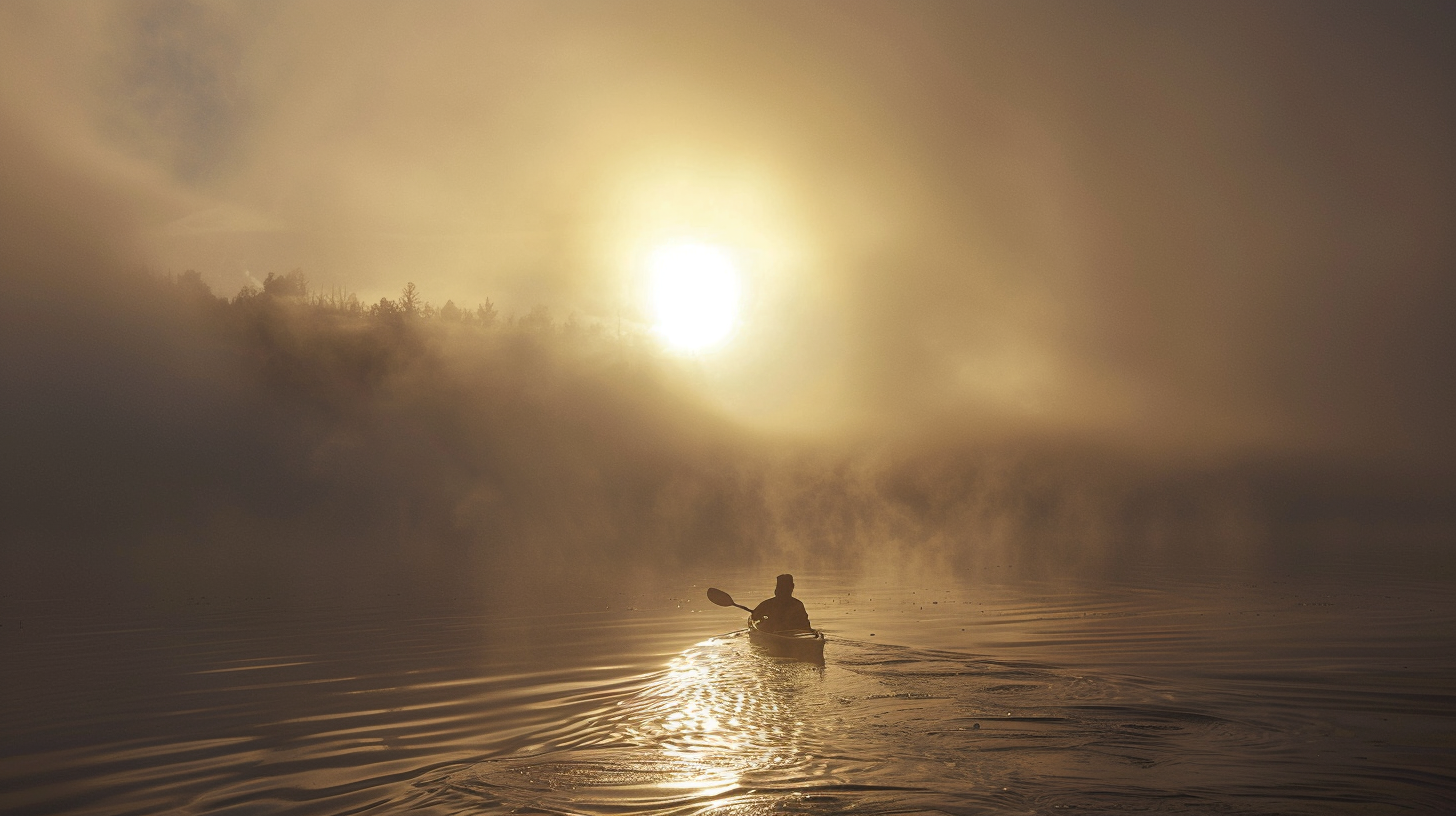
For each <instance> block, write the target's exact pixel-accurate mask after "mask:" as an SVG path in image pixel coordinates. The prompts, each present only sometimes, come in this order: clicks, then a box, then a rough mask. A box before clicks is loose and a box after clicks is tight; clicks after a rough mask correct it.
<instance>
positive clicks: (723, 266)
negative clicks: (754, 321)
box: [647, 243, 742, 352]
mask: <svg viewBox="0 0 1456 816" xmlns="http://www.w3.org/2000/svg"><path fill="white" fill-rule="evenodd" d="M647 268H648V273H649V275H650V277H651V284H650V285H651V297H652V310H653V317H654V320H655V323H654V325H653V328H654V330H655V331H656V332H657V333H658V335H660V336H661V337H662V338H663V340H664V341H665V342H666V343H667V344H668V346H670V347H671V348H672V349H674V350H676V351H680V352H699V351H708V350H711V349H713V348H717V347H718V346H721V345H722V344H723V343H724V342H726V341H727V340H728V338H729V337H730V336H731V335H732V333H733V329H734V327H735V326H736V325H737V322H738V307H739V301H740V297H741V294H742V282H741V280H740V277H739V273H738V269H737V267H736V266H735V264H734V263H733V259H732V258H731V257H730V256H729V254H728V252H727V251H726V250H724V249H723V248H722V247H717V246H713V245H710V244H701V243H675V244H667V245H664V246H660V247H658V248H657V249H656V250H654V251H653V252H652V254H651V255H650V256H649V257H648V260H647Z"/></svg>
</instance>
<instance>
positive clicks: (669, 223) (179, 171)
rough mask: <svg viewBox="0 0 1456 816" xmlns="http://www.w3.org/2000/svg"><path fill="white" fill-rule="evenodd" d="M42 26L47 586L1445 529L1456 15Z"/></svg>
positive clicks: (1200, 564)
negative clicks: (701, 309)
mask: <svg viewBox="0 0 1456 816" xmlns="http://www.w3.org/2000/svg"><path fill="white" fill-rule="evenodd" d="M0 14H3V16H4V23H3V25H0V156H3V159H4V160H3V161H0V213H3V224H4V226H3V234H0V253H3V255H0V275H3V279H4V284H5V289H6V291H7V295H6V297H5V298H4V299H3V300H0V376H3V379H4V382H5V384H6V387H5V399H4V401H3V405H0V421H3V423H4V427H5V429H6V430H5V433H4V451H3V461H4V464H3V465H0V480H3V497H0V516H3V521H0V535H3V536H4V538H5V558H6V562H7V564H6V569H5V570H4V572H5V574H6V577H7V582H8V583H9V585H10V588H11V589H12V590H16V589H22V590H26V591H29V590H30V589H34V588H35V587H38V586H60V585H65V584H75V585H79V586H86V587H90V586H94V585H99V584H105V583H108V582H114V581H116V580H117V579H118V576H124V577H125V578H126V580H130V581H136V582H141V583H148V582H157V583H166V582H168V581H172V580H174V579H176V580H179V581H183V582H184V583H185V582H197V581H217V582H223V583H228V582H236V583H238V584H239V585H242V584H244V583H248V582H254V583H259V584H269V585H271V584H277V583H284V584H286V583H289V582H294V583H296V584H299V585H307V584H309V583H310V582H312V581H314V579H315V578H316V576H319V575H330V576H331V578H330V580H338V581H344V582H347V581H360V582H366V583H367V582H371V581H372V582H377V583H379V584H386V583H389V582H391V581H398V580H403V579H409V580H416V579H417V580H420V581H422V582H431V581H435V580H439V579H440V576H449V578H450V580H460V581H476V580H482V581H483V580H487V579H489V580H496V581H509V580H517V579H519V578H520V577H522V576H530V577H535V578H551V577H561V576H564V575H567V574H591V575H605V574H613V575H618V574H630V573H636V572H650V571H652V570H656V569H663V568H685V567H693V568H706V567H707V566H709V565H714V564H727V563H733V564H740V565H741V564H762V565H763V566H764V568H765V569H767V570H775V569H780V568H782V569H789V568H824V567H829V566H849V567H863V568H866V569H886V568H888V567H887V565H895V567H896V568H909V569H918V570H927V571H928V570H940V571H944V570H949V569H957V570H964V569H971V568H977V567H986V566H1000V565H1010V566H1011V567H1012V568H1014V569H1017V570H1022V571H1026V572H1028V573H1031V574H1039V575H1049V576H1055V575H1063V574H1070V573H1074V572H1075V573H1077V574H1083V575H1085V574H1112V573H1116V572H1118V571H1123V570H1128V569H1132V568H1134V567H1136V566H1138V565H1141V564H1146V563H1155V564H1160V565H1164V566H1168V567H1176V568H1180V569H1203V568H1207V567H1210V566H1217V565H1220V564H1235V563H1236V564H1238V565H1240V566H1252V567H1258V568H1267V569H1271V570H1273V569H1280V570H1317V569H1319V568H1320V565H1321V564H1323V563H1325V562H1327V561H1328V560H1330V559H1334V558H1349V557H1363V558H1377V557H1379V558H1393V559H1395V560H1402V559H1408V560H1410V561H1411V562H1412V563H1419V564H1423V565H1424V564H1430V563H1446V560H1447V558H1448V556H1449V549H1450V541H1451V534H1452V532H1453V527H1452V524H1453V522H1456V517H1453V513H1456V503H1453V498H1456V469H1453V467H1452V465H1451V461H1452V459H1451V456H1452V453H1453V442H1456V439H1453V433H1452V430H1451V422H1450V419H1449V417H1451V416H1452V415H1453V414H1456V379H1453V377H1452V376H1451V372H1452V371H1453V370H1456V369H1453V366H1456V328H1453V326H1456V322H1453V321H1452V320H1451V319H1450V317H1449V316H1450V314H1452V312H1453V309H1456V277H1453V276H1452V274H1451V269H1452V262H1453V259H1456V245H1453V241H1452V232H1451V230H1450V226H1449V225H1450V224H1451V223H1453V216H1456V167H1453V159H1452V157H1451V154H1450V151H1449V149H1448V148H1447V145H1449V144H1451V143H1452V142H1453V140H1456V105H1453V103H1452V100H1453V99H1456V93H1453V91H1456V88H1453V80H1456V74H1453V71H1452V69H1453V66H1452V63H1451V60H1452V57H1451V55H1450V53H1449V49H1448V48H1447V47H1446V43H1448V42H1449V39H1450V36H1451V34H1452V33H1453V32H1452V25H1451V23H1452V21H1451V14H1450V12H1449V11H1447V10H1446V9H1445V8H1443V7H1441V6H1438V5H1434V4H1430V5H1426V4H1402V5H1401V6H1400V7H1398V8H1387V7H1383V6H1381V7H1377V6H1373V5H1357V4H1335V5H1331V4H1318V5H1315V4H1308V5H1302V4H1280V5H1278V6H1273V7H1270V6H1266V5H1263V4H1217V5H1207V6H1177V7H1170V6H1165V5H1161V4H1141V3H1121V4H1114V5H1099V6H1083V5H1078V4H1054V3H1048V4H1016V5H1006V4H949V3H946V4H942V3H894V4H888V3H833V4H829V3H824V4H817V3H798V4H793V5H791V6H787V7H785V6H782V5H780V4H767V3H765V4H755V3H736V4H731V5H724V4H711V5H710V4H687V5H684V4H659V3H620V4H616V3H614V4H609V5H596V4H581V5H572V4H553V5H550V6H543V5H538V4H530V3H494V4H489V5H486V4H444V3H442V4H433V5H429V6H392V5H369V4H324V3H319V4H307V5H302V4H299V5H284V4H256V3H250V4H226V3H206V4H204V3H185V2H166V3H126V4H113V5H95V4H54V3H44V4H41V3H35V4H24V3H22V4H12V5H9V6H7V7H6V8H5V10H4V11H3V12H0ZM680 238H691V239H694V240H702V241H708V242H712V243H715V244H719V245H722V246H724V247H726V248H728V249H729V250H730V251H731V252H732V253H734V256H735V258H736V259H737V261H738V263H739V265H740V268H741V271H742V274H743V277H744V285H745V288H746V293H747V294H746V306H745V309H744V312H743V314H742V316H741V323H740V326H739V328H738V331H737V333H736V335H735V336H734V337H733V338H732V339H731V340H730V342H729V343H728V344H727V345H726V346H725V347H724V348H723V349H721V350H719V351H716V352H713V353H707V354H702V355H698V356H688V357H684V356H680V355H674V354H673V353H671V352H670V351H668V350H666V349H663V348H661V347H660V344H658V343H657V342H656V338H655V336H654V335H653V333H652V331H651V327H650V325H649V324H650V316H649V315H648V314H647V312H646V308H645V303H646V295H645V292H644V289H643V287H644V285H645V284H644V279H643V275H642V271H641V265H642V258H643V256H644V255H645V253H647V252H649V251H650V250H651V248H652V247H654V246H656V245H657V244H659V243H661V242H663V241H667V240H675V239H680ZM295 269H301V270H302V273H303V274H304V275H305V276H306V278H307V280H308V290H307V291H308V293H309V294H310V295H313V296H315V301H314V302H312V303H311V302H310V300H309V298H307V297H303V298H300V297H297V296H296V295H274V294H268V293H266V292H265V293H262V294H257V295H253V296H249V295H248V294H247V292H248V291H249V290H248V289H247V288H248V287H252V288H253V289H261V288H262V287H263V286H264V283H265V281H266V280H267V278H268V276H269V275H270V274H271V275H275V276H279V275H284V274H286V273H288V272H290V271H291V270H295ZM186 270H196V272H197V273H199V277H197V278H193V277H190V276H187V275H185V274H184V273H185V272H186ZM406 283H413V284H416V285H417V286H418V288H419V292H420V293H421V295H422V297H423V298H424V300H425V301H427V302H428V303H429V304H430V305H431V309H430V310H429V311H431V312H434V311H438V310H439V309H441V308H443V307H444V306H445V304H446V302H447V301H449V302H452V303H453V304H455V305H457V306H459V307H462V308H464V309H465V310H466V311H467V312H472V310H474V309H475V308H476V307H477V305H480V304H484V303H486V302H487V301H489V302H490V303H491V304H492V305H493V306H494V307H495V308H496V309H497V310H498V316H497V319H496V320H495V322H494V323H491V324H490V325H485V324H484V323H483V321H479V320H476V321H473V322H472V321H469V320H451V319H449V318H447V317H445V316H443V315H439V314H429V315H427V314H424V313H421V314H406V315H392V316H391V315H389V314H384V315H377V314H376V315H370V314H368V313H367V307H368V306H370V305H371V304H374V305H377V304H378V303H379V301H380V299H381V298H388V299H390V300H391V301H394V300H396V299H398V298H399V297H400V292H401V289H402V288H403V287H404V286H405V284H406ZM240 292H243V293H244V295H243V296H239V293H240ZM349 293H357V296H358V300H359V302H360V303H361V304H362V307H361V309H360V311H359V312H358V313H353V312H350V311H348V310H347V309H340V308H338V304H337V302H334V303H333V305H327V304H324V303H323V302H322V301H318V300H317V297H318V296H323V297H328V296H333V295H341V296H342V295H347V294H349ZM543 309H544V311H543ZM300 576H302V577H300Z"/></svg>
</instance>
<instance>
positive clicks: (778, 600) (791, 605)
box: [749, 573, 814, 632]
mask: <svg viewBox="0 0 1456 816" xmlns="http://www.w3.org/2000/svg"><path fill="white" fill-rule="evenodd" d="M749 620H756V621H763V623H762V624H760V625H759V627H758V628H760V629H762V630H764V631H765V632H782V631H785V630H787V629H812V628H814V627H812V626H810V625H809V613H808V612H806V611H804V604H803V602H802V601H800V600H799V599H798V598H795V597H794V576H792V575H790V574H788V573H784V574H783V575H780V576H779V581H778V585H777V586H775V587H774V596H773V597H772V598H769V599H768V600H766V601H764V602H763V603H761V604H759V605H758V606H757V607H755V608H754V610H753V612H752V613H751V614H750V615H749Z"/></svg>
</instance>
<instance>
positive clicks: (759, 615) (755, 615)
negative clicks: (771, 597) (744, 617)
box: [748, 601, 769, 621]
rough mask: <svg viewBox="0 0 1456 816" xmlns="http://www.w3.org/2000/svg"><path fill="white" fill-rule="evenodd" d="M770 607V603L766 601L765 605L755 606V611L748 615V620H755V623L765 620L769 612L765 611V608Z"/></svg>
mask: <svg viewBox="0 0 1456 816" xmlns="http://www.w3.org/2000/svg"><path fill="white" fill-rule="evenodd" d="M768 605H769V602H768V601H764V602H763V603H761V604H759V605H758V606H755V607H754V608H753V611H752V612H749V613H748V619H749V620H753V621H760V620H763V619H764V618H766V617H768V613H769V610H767V609H764V607H766V606H768Z"/></svg>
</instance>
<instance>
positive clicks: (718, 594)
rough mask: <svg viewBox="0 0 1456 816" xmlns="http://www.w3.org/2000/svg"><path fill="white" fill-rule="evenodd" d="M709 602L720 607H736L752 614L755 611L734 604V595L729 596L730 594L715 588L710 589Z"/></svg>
mask: <svg viewBox="0 0 1456 816" xmlns="http://www.w3.org/2000/svg"><path fill="white" fill-rule="evenodd" d="M708 600H710V601H712V602H713V603H715V604H717V605H719V606H736V607H738V608H739V609H742V610H743V611H744V612H752V611H753V610H752V609H749V608H748V607H746V606H744V605H743V604H736V603H733V596H732V595H729V594H728V593H726V592H724V591H723V590H721V589H714V588H713V587H708Z"/></svg>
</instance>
